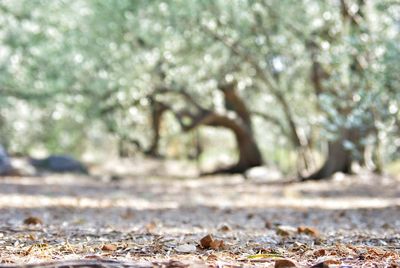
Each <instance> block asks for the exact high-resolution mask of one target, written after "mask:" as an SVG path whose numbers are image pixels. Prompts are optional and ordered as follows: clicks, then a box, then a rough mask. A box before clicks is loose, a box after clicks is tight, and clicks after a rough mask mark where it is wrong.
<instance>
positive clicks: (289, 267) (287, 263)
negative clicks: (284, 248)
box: [274, 259, 297, 268]
mask: <svg viewBox="0 0 400 268" xmlns="http://www.w3.org/2000/svg"><path fill="white" fill-rule="evenodd" d="M274 267H275V268H293V267H297V265H296V264H295V263H294V262H293V261H292V260H289V259H279V260H276V261H275V266H274Z"/></svg>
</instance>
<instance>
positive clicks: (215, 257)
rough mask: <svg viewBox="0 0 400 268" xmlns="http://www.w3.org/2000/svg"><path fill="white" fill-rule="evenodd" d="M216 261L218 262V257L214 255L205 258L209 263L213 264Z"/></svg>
mask: <svg viewBox="0 0 400 268" xmlns="http://www.w3.org/2000/svg"><path fill="white" fill-rule="evenodd" d="M217 260H218V256H217V255H214V254H210V255H208V257H207V261H210V262H214V261H217Z"/></svg>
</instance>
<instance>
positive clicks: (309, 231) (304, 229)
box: [297, 226, 319, 237]
mask: <svg viewBox="0 0 400 268" xmlns="http://www.w3.org/2000/svg"><path fill="white" fill-rule="evenodd" d="M297 232H298V233H299V234H306V235H309V236H314V237H318V236H319V232H318V230H317V229H315V228H313V227H309V226H299V227H298V228H297Z"/></svg>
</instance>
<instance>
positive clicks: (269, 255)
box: [247, 253, 282, 259]
mask: <svg viewBox="0 0 400 268" xmlns="http://www.w3.org/2000/svg"><path fill="white" fill-rule="evenodd" d="M247 258H248V259H273V258H282V255H279V254H275V253H260V254H254V255H250V256H247Z"/></svg>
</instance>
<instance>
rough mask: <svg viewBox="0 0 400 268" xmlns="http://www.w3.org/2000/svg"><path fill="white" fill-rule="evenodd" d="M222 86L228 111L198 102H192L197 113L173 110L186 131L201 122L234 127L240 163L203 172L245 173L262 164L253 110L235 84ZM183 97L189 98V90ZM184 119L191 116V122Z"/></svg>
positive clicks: (215, 125) (201, 123) (230, 128)
mask: <svg viewBox="0 0 400 268" xmlns="http://www.w3.org/2000/svg"><path fill="white" fill-rule="evenodd" d="M219 89H220V90H221V91H222V92H223V94H224V97H225V105H226V108H227V112H226V113H224V114H220V113H216V112H214V111H211V110H208V109H204V108H203V107H201V106H200V105H198V104H196V103H192V104H193V105H194V106H195V108H197V110H198V111H197V112H195V113H194V112H192V111H189V110H181V111H179V112H174V113H175V116H176V118H177V119H178V121H179V123H180V125H181V127H182V129H183V131H190V130H192V129H195V128H197V127H199V126H201V125H206V126H213V127H223V128H227V129H229V130H231V131H232V132H233V134H234V136H235V140H236V144H237V148H238V152H239V159H238V161H237V163H236V164H234V165H232V166H230V167H227V168H221V169H217V170H215V171H212V172H207V173H202V175H210V174H218V173H244V172H245V171H246V170H248V169H249V168H251V167H255V166H259V165H262V164H263V159H262V155H261V152H260V150H259V148H258V145H257V143H256V140H255V138H254V135H253V131H252V126H251V119H250V118H251V116H250V112H249V110H248V109H247V107H246V104H245V103H244V101H243V100H242V99H241V97H240V96H239V95H238V94H237V92H236V84H235V83H229V84H224V85H222V84H220V85H219ZM184 97H185V98H186V99H188V96H187V93H185V95H184ZM189 100H190V102H195V101H194V99H193V98H189ZM185 119H190V123H187V120H185Z"/></svg>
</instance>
